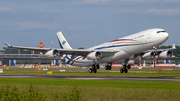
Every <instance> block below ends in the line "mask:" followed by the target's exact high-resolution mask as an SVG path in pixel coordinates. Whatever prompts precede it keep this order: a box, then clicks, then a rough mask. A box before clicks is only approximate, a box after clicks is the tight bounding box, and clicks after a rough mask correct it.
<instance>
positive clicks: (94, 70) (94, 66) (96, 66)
mask: <svg viewBox="0 0 180 101" xmlns="http://www.w3.org/2000/svg"><path fill="white" fill-rule="evenodd" d="M97 69H99V64H97V65H92V68H90V69H89V73H92V72H94V73H96V72H97Z"/></svg>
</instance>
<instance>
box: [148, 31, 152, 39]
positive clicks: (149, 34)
mask: <svg viewBox="0 0 180 101" xmlns="http://www.w3.org/2000/svg"><path fill="white" fill-rule="evenodd" d="M147 39H148V40H149V39H151V31H149V32H148V35H147Z"/></svg>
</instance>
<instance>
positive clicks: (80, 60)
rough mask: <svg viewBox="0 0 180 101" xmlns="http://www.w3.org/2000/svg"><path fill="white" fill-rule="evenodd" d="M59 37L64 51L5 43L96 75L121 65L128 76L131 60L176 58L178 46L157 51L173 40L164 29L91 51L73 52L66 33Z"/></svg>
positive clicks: (59, 34) (96, 47) (136, 34)
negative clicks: (115, 65) (175, 51)
mask: <svg viewBox="0 0 180 101" xmlns="http://www.w3.org/2000/svg"><path fill="white" fill-rule="evenodd" d="M57 36H58V39H59V44H60V47H61V49H52V48H35V47H21V46H11V45H9V44H8V43H6V42H4V43H5V44H6V45H7V46H8V47H13V48H19V49H29V50H39V51H47V52H46V54H45V55H46V56H48V57H56V56H58V55H60V56H61V58H62V59H64V60H65V62H66V63H67V64H70V65H73V66H87V67H88V66H92V68H90V69H89V72H90V73H92V72H94V73H96V72H97V69H99V64H102V63H105V64H106V66H105V68H106V70H111V66H112V63H119V62H121V63H123V68H122V69H120V72H121V73H123V72H125V73H127V72H128V69H130V68H131V66H130V65H128V61H129V58H130V57H131V56H134V57H136V56H139V55H140V56H141V57H142V58H154V57H155V56H159V57H165V58H167V57H171V56H172V52H171V50H172V49H175V45H174V46H173V47H172V48H170V49H160V50H157V49H156V47H158V46H160V45H161V44H163V43H164V42H165V41H166V40H167V39H168V37H169V34H168V33H167V32H166V31H165V30H164V29H159V28H154V29H148V30H145V31H141V32H139V33H135V34H132V35H129V36H126V37H123V38H118V39H115V40H112V41H110V42H106V43H103V44H100V45H98V46H95V47H91V48H88V49H72V47H71V46H70V45H69V43H68V41H67V40H66V39H65V37H64V36H63V34H62V32H58V33H57ZM153 48H155V49H154V50H149V49H153Z"/></svg>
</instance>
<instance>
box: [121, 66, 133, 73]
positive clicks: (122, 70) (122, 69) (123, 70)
mask: <svg viewBox="0 0 180 101" xmlns="http://www.w3.org/2000/svg"><path fill="white" fill-rule="evenodd" d="M130 68H131V66H130V65H123V68H121V69H120V73H123V72H124V73H127V72H128V69H130Z"/></svg>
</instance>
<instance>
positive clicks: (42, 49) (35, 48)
mask: <svg viewBox="0 0 180 101" xmlns="http://www.w3.org/2000/svg"><path fill="white" fill-rule="evenodd" d="M4 44H5V45H6V46H8V47H12V48H18V49H28V50H37V51H48V50H51V48H37V47H22V46H12V45H10V44H8V43H7V42H4Z"/></svg>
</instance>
